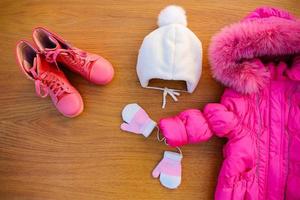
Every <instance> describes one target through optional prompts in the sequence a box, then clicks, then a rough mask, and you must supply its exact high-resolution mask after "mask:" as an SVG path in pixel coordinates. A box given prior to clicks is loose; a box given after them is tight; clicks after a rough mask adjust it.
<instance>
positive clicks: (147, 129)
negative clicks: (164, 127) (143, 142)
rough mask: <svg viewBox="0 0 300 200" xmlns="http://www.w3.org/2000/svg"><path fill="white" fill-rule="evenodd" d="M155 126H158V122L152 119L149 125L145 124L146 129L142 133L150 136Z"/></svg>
mask: <svg viewBox="0 0 300 200" xmlns="http://www.w3.org/2000/svg"><path fill="white" fill-rule="evenodd" d="M155 127H156V122H155V121H153V120H151V119H150V120H149V122H148V123H147V125H146V126H145V128H144V130H143V131H142V134H143V135H144V136H145V137H148V136H149V135H150V134H151V133H152V131H153V129H154V128H155Z"/></svg>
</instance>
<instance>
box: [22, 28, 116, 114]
mask: <svg viewBox="0 0 300 200" xmlns="http://www.w3.org/2000/svg"><path fill="white" fill-rule="evenodd" d="M32 36H33V41H34V43H35V45H31V44H30V43H29V42H27V41H24V40H21V41H20V42H18V44H17V47H16V57H17V62H18V64H19V66H20V68H21V69H22V72H23V73H24V74H25V75H26V76H27V77H28V78H29V79H30V80H33V81H34V83H35V89H36V93H37V95H38V96H40V97H46V96H48V95H49V96H50V97H51V99H52V102H53V104H54V105H55V107H56V108H57V110H58V111H59V112H60V113H62V114H63V115H64V116H66V117H75V116H78V115H79V114H80V113H81V112H82V111H83V101H82V98H81V96H80V94H79V92H78V91H77V90H76V89H75V88H74V87H73V86H72V85H71V84H70V82H69V81H68V79H67V78H66V76H65V75H64V73H63V71H61V69H60V68H61V67H66V68H67V69H69V70H71V71H72V72H75V73H77V74H79V75H81V76H82V77H84V78H85V79H86V80H88V81H90V82H92V83H94V84H98V85H106V84H108V83H109V82H110V81H111V80H112V78H113V76H114V70H113V67H112V65H111V64H110V63H109V62H108V61H107V60H106V59H104V58H102V57H101V56H98V55H95V54H91V53H88V52H85V51H82V50H80V49H78V48H75V47H73V46H71V45H70V44H69V43H67V42H66V41H65V40H63V39H62V38H61V37H59V36H58V35H56V34H54V33H52V32H50V31H48V30H46V29H45V28H40V27H39V28H35V29H34V30H33V35H32Z"/></svg>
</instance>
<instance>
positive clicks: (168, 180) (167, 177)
mask: <svg viewBox="0 0 300 200" xmlns="http://www.w3.org/2000/svg"><path fill="white" fill-rule="evenodd" d="M181 159H182V155H181V154H179V153H175V152H171V151H165V153H164V157H163V159H162V160H161V161H160V163H159V164H158V165H157V166H156V167H155V169H154V170H153V172H152V176H153V177H154V178H158V176H160V177H159V180H160V182H161V184H162V185H163V186H165V187H167V188H169V189H176V188H177V187H178V186H179V185H180V183H181Z"/></svg>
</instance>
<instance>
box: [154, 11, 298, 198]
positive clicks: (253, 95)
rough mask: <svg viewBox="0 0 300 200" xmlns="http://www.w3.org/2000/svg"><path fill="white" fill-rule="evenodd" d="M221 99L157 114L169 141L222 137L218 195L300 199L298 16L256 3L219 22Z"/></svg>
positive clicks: (214, 54) (215, 43)
mask: <svg viewBox="0 0 300 200" xmlns="http://www.w3.org/2000/svg"><path fill="white" fill-rule="evenodd" d="M209 56H210V63H211V68H212V73H213V76H214V77H215V78H216V79H217V80H218V81H220V82H221V83H222V84H224V85H225V86H227V89H225V92H224V94H223V96H222V98H221V102H220V103H210V104H207V105H206V106H205V108H204V109H203V111H200V110H198V109H189V110H186V111H183V112H181V113H180V114H179V115H177V116H174V117H169V118H165V119H161V120H160V122H159V127H160V130H161V132H162V134H163V135H164V137H165V138H166V141H167V143H168V144H169V145H171V146H174V147H175V146H182V145H185V144H193V143H199V142H203V141H207V140H209V139H210V138H211V137H212V136H213V135H217V136H219V137H226V138H228V142H227V144H226V145H225V146H224V150H223V154H224V162H223V165H222V168H221V171H220V174H219V178H218V185H217V189H216V192H215V199H218V200H229V199H230V200H232V199H234V200H240V199H252V200H253V199H260V200H269V199H272V200H273V199H274V200H282V199H287V200H296V199H297V200H299V199H300V21H299V20H297V19H295V18H294V17H293V16H291V15H290V14H289V13H287V12H285V11H282V10H279V9H274V8H266V7H264V8H259V9H256V10H255V11H254V12H252V13H250V14H249V15H248V16H247V17H246V18H245V19H243V20H242V21H240V22H239V23H236V24H233V25H230V26H228V27H225V28H224V29H222V31H221V32H220V33H219V34H217V35H216V36H215V37H214V38H213V40H212V43H211V45H210V49H209Z"/></svg>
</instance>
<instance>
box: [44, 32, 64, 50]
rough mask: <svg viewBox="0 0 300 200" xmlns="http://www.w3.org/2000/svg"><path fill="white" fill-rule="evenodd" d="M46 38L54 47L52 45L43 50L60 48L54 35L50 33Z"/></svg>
mask: <svg viewBox="0 0 300 200" xmlns="http://www.w3.org/2000/svg"><path fill="white" fill-rule="evenodd" d="M48 38H49V40H50V41H51V42H52V43H53V44H54V46H55V47H53V48H45V50H56V49H60V48H61V46H60V44H59V42H58V41H57V40H56V39H55V38H54V37H52V36H51V35H49V36H48Z"/></svg>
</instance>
